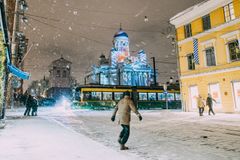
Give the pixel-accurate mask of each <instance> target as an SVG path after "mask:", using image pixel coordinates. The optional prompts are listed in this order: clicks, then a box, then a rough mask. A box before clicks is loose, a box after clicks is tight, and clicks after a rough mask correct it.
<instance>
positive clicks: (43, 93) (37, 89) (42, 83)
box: [27, 76, 49, 97]
mask: <svg viewBox="0 0 240 160" xmlns="http://www.w3.org/2000/svg"><path fill="white" fill-rule="evenodd" d="M48 89H49V79H48V78H46V77H45V76H44V77H43V79H41V80H36V81H32V83H31V85H30V86H29V87H28V89H27V92H28V93H30V94H31V95H32V96H36V97H47V90H48Z"/></svg>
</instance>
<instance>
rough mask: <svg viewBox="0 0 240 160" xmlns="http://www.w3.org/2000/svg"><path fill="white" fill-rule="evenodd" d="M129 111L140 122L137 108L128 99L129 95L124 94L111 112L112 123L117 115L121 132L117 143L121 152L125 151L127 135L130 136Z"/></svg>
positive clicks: (140, 117) (127, 93) (140, 118)
mask: <svg viewBox="0 0 240 160" xmlns="http://www.w3.org/2000/svg"><path fill="white" fill-rule="evenodd" d="M131 111H133V112H134V113H135V114H136V115H137V116H138V118H139V120H140V121H141V120H142V116H141V115H140V113H139V112H138V110H137V108H136V107H135V105H134V103H133V101H132V100H131V98H130V93H129V92H125V93H124V98H122V99H121V100H120V101H119V102H118V104H117V105H116V107H115V110H114V112H113V115H112V117H111V120H112V121H115V117H116V113H117V112H118V114H119V118H120V120H119V123H120V124H121V126H122V131H121V133H120V135H119V139H118V142H119V143H120V149H121V150H127V149H128V147H126V146H125V144H126V143H127V141H128V138H129V134H130V127H129V125H130V121H131Z"/></svg>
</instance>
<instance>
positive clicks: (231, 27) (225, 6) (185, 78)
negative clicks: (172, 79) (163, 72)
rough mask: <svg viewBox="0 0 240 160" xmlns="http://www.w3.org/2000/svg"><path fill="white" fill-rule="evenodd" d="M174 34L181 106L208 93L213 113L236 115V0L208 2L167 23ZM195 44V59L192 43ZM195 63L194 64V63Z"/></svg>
mask: <svg viewBox="0 0 240 160" xmlns="http://www.w3.org/2000/svg"><path fill="white" fill-rule="evenodd" d="M170 22H171V23H172V24H173V25H175V27H176V30H177V41H178V48H179V56H178V57H179V66H180V79H181V84H182V85H181V92H182V93H181V94H182V98H183V99H182V100H183V102H182V104H183V105H184V106H185V107H184V109H185V110H186V111H195V110H197V99H196V97H197V96H198V95H199V94H200V95H201V96H202V97H204V98H205V99H206V97H207V94H208V93H210V94H211V95H212V96H213V98H214V99H215V100H216V101H217V103H214V109H215V110H216V111H217V112H239V111H240V43H239V42H240V31H239V26H240V0H208V1H204V2H202V3H200V4H197V5H195V6H193V7H191V8H189V9H187V10H185V11H183V12H181V13H179V14H177V15H176V16H174V17H173V18H171V19H170ZM196 40H197V41H198V44H197V45H196V46H198V54H197V55H198V56H195V54H193V53H195V52H194V48H195V47H193V44H194V43H193V42H194V41H195V42H196ZM196 60H197V62H198V63H196Z"/></svg>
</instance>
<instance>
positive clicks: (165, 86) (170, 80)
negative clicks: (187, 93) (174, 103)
mask: <svg viewBox="0 0 240 160" xmlns="http://www.w3.org/2000/svg"><path fill="white" fill-rule="evenodd" d="M172 83H173V77H170V79H169V82H167V83H164V84H163V90H164V93H165V96H166V109H167V110H168V91H167V88H168V85H170V84H172Z"/></svg>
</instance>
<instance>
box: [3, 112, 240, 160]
mask: <svg viewBox="0 0 240 160" xmlns="http://www.w3.org/2000/svg"><path fill="white" fill-rule="evenodd" d="M20 111H21V110H20ZM141 113H142V115H143V121H142V122H139V121H138V119H137V117H136V116H135V115H134V114H132V123H131V132H130V138H129V141H128V143H127V146H128V147H129V150H128V151H120V150H119V145H118V143H117V138H118V135H119V132H120V130H121V127H120V126H119V125H118V124H117V121H116V122H114V123H113V122H111V121H110V117H111V114H112V112H111V111H88V110H74V111H72V110H70V109H64V108H52V109H49V108H48V109H40V111H39V116H38V117H21V115H22V112H19V111H14V112H13V111H11V112H8V120H7V126H6V127H5V129H3V130H0V143H1V145H0V149H1V152H0V157H1V158H0V159H4V160H16V159H18V160H19V159H20V160H28V159H29V160H30V159H34V160H35V159H36V160H38V159H39V160H40V159H41V160H45V159H46V160H48V159H58V160H64V159H69V160H75V159H76V160H77V159H84V160H86V159H123V160H125V159H131V160H132V159H133V160H134V159H147V160H158V159H159V160H168V159H174V160H183V159H184V160H187V159H189V160H192V159H194V160H203V159H208V160H221V159H222V160H223V159H232V160H237V159H239V157H240V141H239V140H240V116H239V114H220V113H219V114H217V115H216V116H208V115H207V113H205V115H204V116H203V117H199V116H198V114H197V113H183V112H179V111H141Z"/></svg>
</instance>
